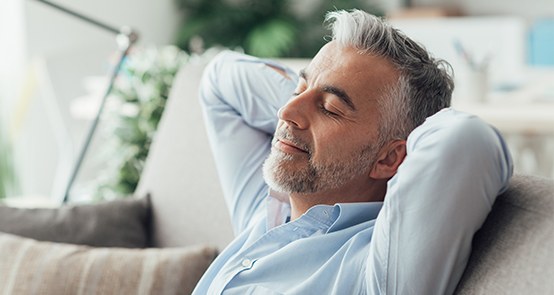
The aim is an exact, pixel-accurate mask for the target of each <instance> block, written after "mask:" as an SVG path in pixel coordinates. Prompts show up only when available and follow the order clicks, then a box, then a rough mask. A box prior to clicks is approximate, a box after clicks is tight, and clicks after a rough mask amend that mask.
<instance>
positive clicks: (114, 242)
mask: <svg viewBox="0 0 554 295" xmlns="http://www.w3.org/2000/svg"><path fill="white" fill-rule="evenodd" d="M150 215H151V206H150V197H149V196H146V197H143V198H125V199H119V200H114V201H105V202H100V203H95V204H86V205H66V206H62V207H59V208H36V209H30V208H14V207H8V206H4V205H0V232H5V233H10V234H14V235H18V236H23V237H27V238H32V239H35V240H39V241H50V242H58V243H70V244H79V245H88V246H95V247H125V248H143V247H147V246H149V230H148V226H149V224H150Z"/></svg>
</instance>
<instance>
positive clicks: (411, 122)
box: [325, 10, 454, 144]
mask: <svg viewBox="0 0 554 295" xmlns="http://www.w3.org/2000/svg"><path fill="white" fill-rule="evenodd" d="M325 21H326V22H327V23H329V28H330V29H331V30H332V32H333V36H332V37H333V40H335V41H337V42H338V43H339V44H340V45H341V46H345V47H347V46H350V47H353V48H356V49H357V50H359V51H360V53H362V54H371V55H376V56H380V57H383V58H385V59H387V60H388V61H389V62H391V63H392V64H393V65H394V66H395V68H396V69H397V70H398V71H399V73H400V75H399V78H398V81H397V83H395V85H393V86H391V87H389V89H385V91H384V93H385V94H384V95H383V96H382V97H381V99H380V101H379V103H380V107H381V114H382V115H381V116H382V120H381V122H382V123H381V126H379V131H380V135H381V136H380V143H381V144H384V143H385V142H386V141H388V140H391V139H406V138H407V137H408V135H409V134H410V132H412V130H413V129H415V128H416V127H417V126H419V125H421V124H422V123H423V122H424V121H425V118H427V117H429V116H431V115H433V114H434V113H436V112H438V111H439V110H441V109H443V108H445V107H448V106H450V100H451V97H452V90H453V89H454V82H453V81H452V77H451V73H452V67H451V66H450V64H448V63H447V62H446V61H444V60H439V59H435V58H433V57H431V56H430V55H429V53H428V52H427V51H426V50H425V49H424V48H423V47H422V46H421V45H419V44H417V43H416V42H414V41H413V40H411V39H410V38H408V37H407V36H406V35H404V33H402V32H400V31H399V30H397V29H395V28H393V27H391V26H390V25H389V24H387V23H385V22H384V21H383V20H382V19H380V18H378V17H376V16H373V15H370V14H368V13H366V12H364V11H361V10H351V11H344V10H340V11H333V12H329V13H328V14H327V16H326V18H325Z"/></svg>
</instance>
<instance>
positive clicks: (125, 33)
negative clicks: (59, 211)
mask: <svg viewBox="0 0 554 295" xmlns="http://www.w3.org/2000/svg"><path fill="white" fill-rule="evenodd" d="M35 1H38V2H41V3H43V4H45V5H47V6H50V7H52V8H54V9H56V10H58V11H60V12H63V13H65V14H68V15H71V16H73V17H75V18H77V19H80V20H81V21H84V22H86V23H88V24H91V25H93V26H95V27H97V28H100V29H102V30H104V31H107V32H110V33H112V34H114V35H115V36H116V43H117V47H118V53H119V55H118V59H117V63H116V64H115V66H114V67H113V69H112V71H111V74H110V80H109V83H108V85H107V87H106V90H105V92H104V96H103V97H102V100H101V103H100V106H99V107H98V111H97V112H96V114H95V116H94V119H93V121H92V123H91V125H90V127H89V129H88V133H87V135H86V137H85V141H84V142H83V144H82V146H81V149H80V151H79V155H78V157H77V159H76V160H75V165H74V166H73V169H72V170H71V174H70V177H69V180H68V182H67V185H66V187H65V190H64V194H63V201H62V202H63V203H67V202H68V201H69V193H70V191H71V188H72V187H73V184H74V183H75V180H76V178H77V175H78V174H79V170H80V169H81V166H82V164H83V160H84V159H85V156H86V154H87V152H88V149H89V147H90V144H91V142H92V138H93V137H94V133H95V132H96V128H97V127H98V123H99V121H100V117H101V116H102V113H103V111H104V107H105V104H106V100H107V98H108V96H109V95H110V92H111V91H112V88H113V85H114V82H115V79H116V78H117V76H118V75H119V70H120V69H121V66H122V64H123V62H124V60H125V57H126V56H127V55H128V53H129V50H130V49H131V47H132V46H133V45H134V44H135V43H136V41H137V39H138V34H137V33H136V32H135V31H133V30H132V29H131V28H129V27H122V28H121V29H117V28H114V27H113V26H110V25H107V24H105V23H103V22H100V21H97V20H95V19H92V18H90V17H88V16H85V15H83V14H80V13H78V12H75V11H73V10H70V9H67V8H65V7H63V6H60V5H58V4H55V3H52V2H50V1H46V0H35Z"/></svg>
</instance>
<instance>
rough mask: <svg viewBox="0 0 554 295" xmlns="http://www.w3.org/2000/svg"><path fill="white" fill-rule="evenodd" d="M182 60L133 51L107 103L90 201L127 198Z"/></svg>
mask: <svg viewBox="0 0 554 295" xmlns="http://www.w3.org/2000/svg"><path fill="white" fill-rule="evenodd" d="M187 60H188V54H186V53H185V52H183V51H181V50H180V49H179V48H177V47H175V46H167V47H163V48H155V47H150V48H145V49H139V48H137V49H136V50H134V51H133V52H132V53H131V54H130V55H129V57H128V58H127V60H126V62H125V64H124V66H123V68H122V74H121V76H120V77H119V78H118V80H117V81H116V83H115V85H114V88H113V91H112V93H111V95H110V97H109V101H110V103H109V104H108V105H107V112H106V118H105V119H106V122H107V123H108V124H106V128H108V130H107V131H106V134H108V135H109V136H106V138H105V139H103V142H105V144H103V150H102V151H101V152H100V157H98V160H100V161H102V162H103V163H106V166H105V168H104V169H105V171H104V173H100V175H99V177H98V178H97V179H96V181H95V183H94V187H97V189H96V193H95V199H98V200H101V199H115V198H120V197H124V196H127V195H130V194H132V193H133V192H134V191H135V188H136V186H137V184H138V181H139V178H140V174H141V172H142V169H143V166H144V162H145V160H146V156H147V155H148V150H149V149H150V144H151V142H152V139H153V137H154V136H155V133H156V128H157V126H158V123H159V121H160V118H161V116H162V113H163V110H164V107H165V102H166V100H167V97H168V96H169V91H170V89H171V85H172V84H173V80H174V78H175V75H176V74H177V71H178V70H179V68H180V67H181V66H182V65H183V64H184V63H185V62H187Z"/></svg>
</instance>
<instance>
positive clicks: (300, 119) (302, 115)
mask: <svg viewBox="0 0 554 295" xmlns="http://www.w3.org/2000/svg"><path fill="white" fill-rule="evenodd" d="M309 108H310V105H309V98H308V95H306V94H305V93H303V94H300V95H299V96H296V97H294V98H293V99H291V100H289V102H287V104H286V105H284V106H283V107H282V108H280V109H279V111H278V112H277V116H278V117H279V119H280V120H283V121H285V122H287V124H289V125H290V126H291V127H294V128H296V129H306V128H308V126H309V118H308V112H309Z"/></svg>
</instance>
